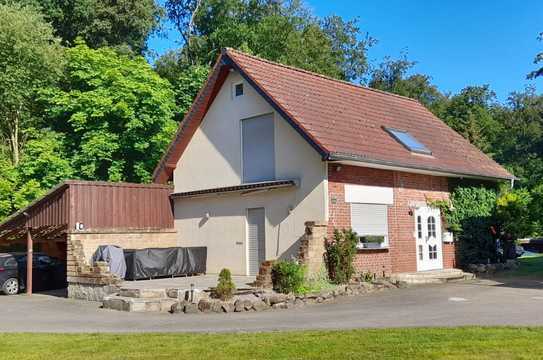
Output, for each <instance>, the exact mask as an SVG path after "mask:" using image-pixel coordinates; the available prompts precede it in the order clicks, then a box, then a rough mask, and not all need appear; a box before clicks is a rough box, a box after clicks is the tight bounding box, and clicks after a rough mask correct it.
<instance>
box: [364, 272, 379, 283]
mask: <svg viewBox="0 0 543 360" xmlns="http://www.w3.org/2000/svg"><path fill="white" fill-rule="evenodd" d="M373 280H375V274H372V273H371V272H369V271H366V272H361V273H360V281H363V282H372V281H373Z"/></svg>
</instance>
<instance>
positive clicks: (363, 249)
mask: <svg viewBox="0 0 543 360" xmlns="http://www.w3.org/2000/svg"><path fill="white" fill-rule="evenodd" d="M388 251H389V247H388V246H383V247H380V248H360V247H357V248H356V252H388Z"/></svg>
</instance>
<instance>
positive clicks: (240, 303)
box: [234, 299, 245, 312]
mask: <svg viewBox="0 0 543 360" xmlns="http://www.w3.org/2000/svg"><path fill="white" fill-rule="evenodd" d="M234 311H235V312H243V311H245V305H244V304H243V300H241V299H238V300H236V302H235V303H234Z"/></svg>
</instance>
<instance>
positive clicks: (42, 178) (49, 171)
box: [0, 131, 74, 221]
mask: <svg viewBox="0 0 543 360" xmlns="http://www.w3.org/2000/svg"><path fill="white" fill-rule="evenodd" d="M64 153H65V150H64V144H63V139H62V137H61V136H60V135H59V134H56V133H54V132H51V131H34V132H33V133H32V135H31V138H30V140H28V142H27V144H26V146H25V151H24V153H23V155H22V158H21V161H20V162H19V164H18V166H16V167H15V166H13V165H12V164H11V163H10V162H9V161H8V160H7V159H2V158H0V173H1V174H2V177H0V221H1V220H2V219H3V218H5V217H7V216H8V215H10V214H11V213H13V212H14V211H16V210H18V209H20V208H22V207H24V206H26V205H28V204H29V203H30V202H32V201H33V200H35V199H36V198H37V197H39V196H41V195H43V194H44V193H45V192H46V191H47V190H49V189H50V188H52V187H53V186H55V185H57V184H58V183H60V182H62V181H63V180H65V179H69V178H73V176H74V171H73V169H72V167H71V166H70V161H69V159H66V158H65V157H64V156H63V154H64Z"/></svg>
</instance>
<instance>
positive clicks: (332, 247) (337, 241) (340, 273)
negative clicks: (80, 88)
mask: <svg viewBox="0 0 543 360" xmlns="http://www.w3.org/2000/svg"><path fill="white" fill-rule="evenodd" d="M357 243H358V236H357V235H356V233H355V232H354V231H352V230H351V229H348V230H346V229H343V230H341V231H339V230H338V229H335V230H334V241H332V242H327V243H326V264H327V266H328V275H329V277H330V280H331V281H332V282H333V283H335V284H347V283H349V281H350V280H351V278H352V277H353V275H354V272H355V270H354V266H353V260H354V256H355V255H356V244H357Z"/></svg>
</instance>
